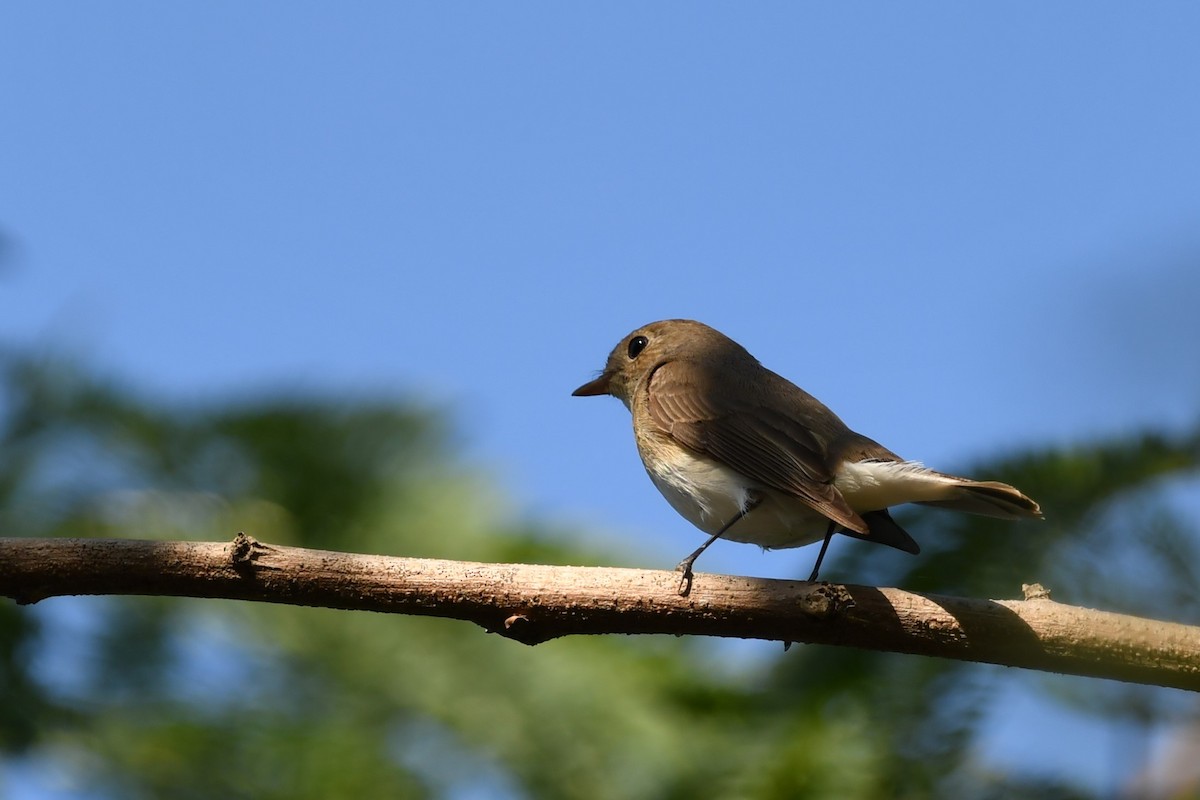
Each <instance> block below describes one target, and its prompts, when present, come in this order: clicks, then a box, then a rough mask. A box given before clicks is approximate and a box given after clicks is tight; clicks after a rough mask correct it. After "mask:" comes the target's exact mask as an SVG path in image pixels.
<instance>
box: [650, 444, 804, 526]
mask: <svg viewBox="0 0 1200 800" xmlns="http://www.w3.org/2000/svg"><path fill="white" fill-rule="evenodd" d="M637 445H638V453H639V454H640V455H641V457H642V463H643V464H644V465H645V467H646V472H647V473H648V474H649V475H650V480H651V481H653V482H654V486H655V487H656V488H657V489H658V491H659V492H661V493H662V496H663V497H665V498H666V500H667V502H668V503H670V504H671V507H672V508H674V509H675V510H676V511H677V512H678V513H679V514H680V516H682V517H683V518H684V519H686V520H687V521H688V522H690V523H692V524H693V525H695V526H696V527H697V528H699V529H700V530H702V531H704V532H705V533H708V534H714V533H716V532H717V531H719V530H721V529H722V528H723V527H725V525H727V524H728V523H729V521H730V520H732V519H734V518H735V517H736V516H737V515H738V514H739V513H740V512H741V511H743V510H744V509H746V507H747V505H748V504H749V502H750V499H751V497H752V496H754V497H757V498H759V499H760V504H759V505H758V506H756V507H755V508H754V509H753V510H752V511H750V512H749V513H748V514H746V516H745V517H743V518H742V519H741V520H740V521H739V522H738V523H737V524H736V525H734V526H733V527H732V528H730V529H729V530H728V531H726V532H725V534H724V535H723V536H722V538H723V539H729V540H730V541H734V542H750V543H753V544H757V545H761V546H762V547H770V548H776V547H799V546H800V545H804V544H808V543H810V542H813V541H815V540H816V539H819V538H820V537H821V536H822V535H823V533H824V530H825V525H826V523H827V521H826V520H825V518H824V517H823V516H822V515H820V514H819V513H817V512H815V511H813V510H812V509H811V508H810V507H808V506H807V505H806V504H804V503H803V502H802V501H799V500H797V499H795V498H790V497H786V496H784V495H781V494H780V493H778V492H775V491H774V490H771V489H767V488H765V487H762V486H759V485H757V484H756V483H755V482H754V481H752V480H750V479H749V478H747V477H746V476H744V475H742V474H741V473H739V472H737V471H736V470H733V469H731V468H730V467H727V466H725V465H724V464H721V463H720V462H718V461H715V460H714V459H711V458H708V457H707V456H704V455H700V454H697V453H694V452H692V451H690V450H688V449H687V448H685V447H682V446H681V445H679V444H677V443H675V442H673V441H671V440H670V439H669V438H668V437H665V436H661V435H657V434H651V435H640V434H639V435H638V436H637Z"/></svg>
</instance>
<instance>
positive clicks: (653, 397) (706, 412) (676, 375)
mask: <svg viewBox="0 0 1200 800" xmlns="http://www.w3.org/2000/svg"><path fill="white" fill-rule="evenodd" d="M693 366H694V365H693ZM689 374H690V376H691V379H689V378H688V377H687V376H688V375H689ZM695 378H696V372H695V370H694V369H693V370H688V371H686V372H685V371H684V370H682V369H679V368H678V367H677V366H676V364H674V363H667V364H664V365H662V366H661V367H659V368H658V369H656V370H655V371H654V374H653V375H652V376H651V378H650V384H649V412H650V417H651V419H652V420H653V421H654V423H655V424H656V425H657V426H658V427H659V429H660V430H662V431H663V432H664V433H666V434H668V435H669V436H671V438H672V439H674V440H675V441H676V442H678V443H679V444H681V445H683V446H684V447H686V448H688V449H689V450H692V451H694V452H697V453H701V454H703V455H706V456H708V457H709V458H712V459H714V460H715V461H719V462H721V463H722V464H725V465H727V466H729V467H730V468H732V469H734V470H736V471H738V472H740V473H741V474H743V475H745V476H746V477H748V478H750V479H751V480H753V481H755V482H756V483H759V484H761V485H763V486H766V487H769V488H771V489H774V490H776V491H778V492H782V493H784V494H787V495H790V496H792V497H795V498H798V499H799V500H802V501H803V502H805V503H807V504H808V505H809V506H811V507H812V508H813V509H815V510H816V511H818V512H820V513H821V514H823V515H825V516H826V517H827V518H829V519H830V520H832V521H834V522H836V523H837V524H839V525H841V526H843V527H845V528H848V529H850V530H852V531H856V532H858V533H862V534H866V533H868V532H869V528H868V525H867V523H866V522H865V521H864V520H863V518H862V517H860V516H859V515H858V514H856V513H855V512H854V510H853V509H852V508H850V506H849V504H847V503H846V499H845V498H844V497H842V494H841V492H839V491H838V490H837V488H836V487H835V486H834V485H833V474H832V471H831V470H830V468H829V466H828V464H827V463H826V459H825V456H824V449H825V448H823V447H822V445H821V443H820V441H818V439H817V437H816V436H814V435H813V433H812V431H810V430H809V429H808V428H807V427H806V426H805V425H803V424H801V423H800V422H797V421H796V420H795V419H793V418H792V417H791V416H790V415H788V414H785V413H783V412H781V411H778V410H775V409H773V408H771V407H769V406H767V405H766V404H763V403H754V402H753V401H750V402H747V400H746V398H744V397H743V398H741V399H739V400H736V401H734V400H724V399H722V398H724V397H725V396H726V393H724V392H720V391H717V392H714V391H709V390H706V388H705V386H703V385H702V384H701V383H697V382H696V380H695Z"/></svg>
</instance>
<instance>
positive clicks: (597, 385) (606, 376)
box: [571, 372, 612, 397]
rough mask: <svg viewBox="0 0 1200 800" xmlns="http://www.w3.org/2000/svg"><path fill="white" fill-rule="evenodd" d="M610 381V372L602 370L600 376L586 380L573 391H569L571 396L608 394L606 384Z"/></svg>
mask: <svg viewBox="0 0 1200 800" xmlns="http://www.w3.org/2000/svg"><path fill="white" fill-rule="evenodd" d="M611 382H612V373H610V372H602V373H600V377H599V378H596V380H594V381H588V382H587V383H585V384H584V385H583V386H580V387H579V388H578V389H576V390H575V391H573V392H571V396H572V397H595V396H596V395H598V394H609V390H608V385H609V383H611Z"/></svg>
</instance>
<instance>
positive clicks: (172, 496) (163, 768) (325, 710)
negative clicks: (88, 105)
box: [0, 353, 1200, 800]
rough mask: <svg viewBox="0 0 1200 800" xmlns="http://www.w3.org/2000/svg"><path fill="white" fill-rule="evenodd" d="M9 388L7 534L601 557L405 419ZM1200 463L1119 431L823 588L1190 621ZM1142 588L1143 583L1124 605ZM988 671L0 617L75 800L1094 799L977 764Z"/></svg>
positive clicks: (393, 632) (187, 607)
mask: <svg viewBox="0 0 1200 800" xmlns="http://www.w3.org/2000/svg"><path fill="white" fill-rule="evenodd" d="M0 368H2V377H0V442H2V447H3V450H2V452H3V458H2V459H0V524H2V530H3V531H4V533H5V535H22V536H128V537H145V538H159V539H169V538H195V539H210V540H222V539H228V538H231V537H232V535H233V534H234V533H235V532H236V531H238V530H246V531H247V532H249V533H252V534H253V535H255V536H257V537H258V538H260V539H262V540H264V541H268V542H281V543H284V542H286V543H293V544H301V545H305V546H311V547H322V548H330V549H340V550H353V551H364V552H380V553H395V554H404V555H414V556H432V557H443V558H464V559H473V560H482V561H488V560H492V561H501V560H527V561H544V562H559V563H568V562H573V563H587V562H588V561H593V560H599V559H598V558H596V557H595V556H593V555H590V554H589V553H588V552H587V550H588V549H589V548H591V549H595V548H598V547H599V545H597V544H596V543H594V542H592V543H588V542H585V541H582V540H581V538H580V537H579V536H578V535H575V534H571V533H568V532H561V531H554V530H547V529H544V528H540V527H538V526H537V525H536V523H525V522H522V521H518V520H516V519H514V518H513V515H512V514H511V513H510V512H509V511H508V510H507V507H506V504H505V502H504V499H503V498H502V497H499V496H498V495H497V494H496V493H495V491H494V490H493V489H492V488H490V486H489V484H488V482H487V481H486V480H485V479H484V478H483V477H482V476H480V475H477V474H474V473H473V472H472V471H471V470H469V469H467V468H466V467H464V465H462V464H460V463H458V462H456V461H455V459H454V457H453V454H452V452H451V449H452V448H451V444H452V443H451V440H450V438H449V430H448V429H447V427H446V421H445V420H444V419H442V418H441V417H440V416H439V415H438V414H437V413H436V411H434V410H432V409H429V408H424V407H421V406H420V405H418V404H415V403H413V402H410V401H405V400H403V399H401V400H396V401H389V402H383V401H379V400H355V399H351V400H340V401H336V402H335V401H329V400H321V399H311V398H310V399H296V398H284V399H280V400H264V401H260V402H257V403H249V404H231V405H228V406H214V407H194V406H193V407H189V406H176V405H171V404H167V403H161V402H152V401H148V400H145V399H142V398H139V397H137V396H136V395H133V394H131V393H129V392H127V391H125V390H123V389H122V388H120V387H117V386H114V385H112V384H109V383H106V382H104V381H100V380H97V379H95V378H94V377H92V376H90V375H88V374H87V373H86V371H83V370H81V369H80V368H78V366H77V365H73V364H71V363H68V362H56V361H39V360H35V359H30V358H25V357H21V356H20V355H19V354H11V353H10V354H8V355H7V356H5V357H4V359H3V362H2V364H0ZM1198 442H1200V435H1198V433H1197V432H1194V431H1193V432H1184V433H1182V434H1177V435H1168V434H1164V433H1158V434H1153V435H1149V434H1147V435H1133V436H1123V437H1114V438H1112V439H1109V440H1106V441H1099V442H1091V443H1081V444H1079V445H1077V446H1075V447H1072V448H1067V449H1061V450H1046V451H1044V452H1038V453H1028V454H1022V455H1018V456H1015V457H1013V458H1010V459H1007V460H1005V461H1002V462H997V463H992V464H979V465H975V466H973V467H971V468H970V470H969V471H970V473H971V474H976V475H979V476H980V477H990V478H996V479H1000V480H1005V481H1010V482H1012V483H1014V484H1016V485H1018V486H1020V487H1022V488H1023V489H1025V490H1026V491H1027V492H1028V493H1029V494H1031V495H1032V496H1034V497H1036V498H1037V499H1038V500H1039V501H1040V502H1041V503H1042V506H1043V508H1044V509H1045V511H1046V516H1047V519H1046V521H1045V522H1044V523H1041V524H1028V525H1021V526H1017V525H1013V524H1011V523H1001V522H995V521H991V520H984V519H976V518H968V517H964V516H961V515H955V514H947V513H945V512H940V511H937V510H932V509H917V510H914V511H912V512H911V513H908V514H906V515H905V516H904V518H903V522H904V524H905V525H906V526H908V527H909V528H910V529H911V530H913V531H919V535H918V538H919V539H920V541H921V544H922V547H923V548H924V552H923V553H922V555H921V556H919V557H917V558H910V557H907V556H903V555H893V554H890V553H887V552H881V551H883V550H884V548H869V547H857V548H847V549H846V550H845V553H846V555H845V556H844V557H843V560H842V562H841V563H840V564H839V565H837V567H836V571H837V574H839V575H853V576H854V579H855V581H856V582H878V583H881V584H885V585H898V586H903V587H906V588H911V589H917V590H929V591H937V592H942V593H948V594H966V595H974V596H989V597H1015V596H1019V592H1020V584H1021V583H1022V582H1031V581H1034V580H1036V581H1040V582H1042V583H1044V584H1046V585H1048V586H1049V587H1050V588H1051V589H1052V590H1053V591H1054V593H1055V597H1056V598H1057V599H1060V600H1063V601H1065V602H1077V603H1090V604H1094V605H1101V606H1104V607H1109V608H1113V609H1114V610H1125V611H1133V612H1136V613H1144V614H1151V615H1154V616H1160V617H1167V618H1174V619H1180V620H1183V621H1190V622H1200V619H1197V617H1200V612H1198V610H1197V606H1196V604H1195V587H1196V577H1197V574H1196V567H1195V564H1196V563H1198V562H1197V555H1200V554H1198V553H1197V549H1198V548H1197V537H1196V527H1195V524H1194V523H1192V522H1190V518H1189V517H1188V516H1187V514H1186V513H1185V512H1184V511H1182V510H1180V509H1178V508H1176V507H1175V505H1173V500H1172V497H1177V496H1179V495H1182V496H1184V497H1185V498H1187V497H1190V498H1192V499H1193V500H1194V498H1195V479H1196V471H1197V470H1196V468H1197V466H1198V464H1200V447H1198ZM964 471H966V470H964ZM605 558H606V559H615V558H616V555H615V554H608V555H606V556H605ZM1130 565H1136V569H1131V567H1130ZM1144 575H1150V576H1153V584H1152V585H1150V586H1147V585H1144V582H1143V584H1142V585H1139V584H1138V583H1133V582H1131V580H1130V577H1131V576H1139V580H1141V578H1140V576H1144ZM1001 674H1002V671H1000V670H998V669H996V668H992V667H987V666H981V665H972V664H960V663H954V662H943V661H939V660H935V659H922V658H914V657H909V656H900V655H892V654H882V653H860V652H857V651H852V650H842V649H836V648H819V647H796V648H793V649H792V650H791V651H790V652H788V653H786V654H784V653H782V652H779V653H778V654H777V655H775V656H772V657H771V658H768V659H760V660H757V661H755V662H753V663H749V664H740V665H731V664H730V663H729V662H728V661H727V660H725V659H723V658H722V652H721V650H720V649H719V648H714V647H712V646H711V643H709V642H703V641H696V640H681V639H664V638H658V639H652V638H629V637H603V638H582V637H580V638H574V639H570V640H564V641H557V642H551V643H548V644H545V645H541V646H539V647H537V648H525V647H521V646H519V645H516V644H514V643H513V642H510V641H507V640H501V639H499V638H497V637H491V636H487V635H485V634H483V633H481V632H480V631H478V630H477V629H475V628H473V627H471V626H468V625H466V624H463V623H457V622H452V621H445V620H437V619H426V618H407V617H393V616H383V615H373V614H363V613H348V612H341V611H330V610H326V609H305V608H293V607H285V606H269V605H258V604H252V603H234V602H218V601H197V600H187V599H174V598H91V599H59V600H51V601H47V602H44V603H42V604H39V605H38V606H35V607H32V608H18V607H15V606H12V605H0V747H3V750H4V751H5V752H7V753H9V754H10V756H18V755H21V754H33V755H35V756H37V757H38V758H42V759H50V760H52V761H53V762H54V763H56V764H57V765H58V766H59V767H60V768H61V770H62V771H63V772H64V774H66V775H67V776H69V778H70V783H71V785H72V786H75V787H78V790H77V791H76V792H75V794H71V795H68V796H79V797H83V796H87V797H97V796H101V797H130V798H168V797H169V798H181V797H182V798H202V797H231V798H239V797H245V798H273V797H279V798H285V797H286V798H299V799H300V800H303V799H304V798H326V797H347V796H390V797H413V798H423V797H460V796H472V797H497V798H510V797H530V798H543V797H544V798H610V797H611V798H630V797H661V798H698V797H731V798H733V797H737V798H796V797H799V798H825V797H839V798H845V797H852V798H876V797H877V798H885V797H887V798H890V797H913V798H919V797H940V796H948V795H952V796H957V797H976V798H990V797H1001V796H1013V795H1028V796H1035V795H1036V796H1040V797H1063V798H1067V797H1085V796H1087V793H1086V791H1084V790H1083V789H1081V788H1080V787H1075V786H1070V785H1067V784H1064V783H1062V782H1060V781H1055V780H1048V779H1044V778H1041V777H1038V776H1034V775H1024V774H1015V775H1003V774H998V773H996V772H995V771H994V770H991V769H988V768H986V767H985V766H983V765H981V764H980V763H979V762H978V758H977V752H976V751H975V749H974V743H975V734H976V732H977V730H978V726H979V724H980V720H981V719H982V718H983V716H984V715H985V714H986V712H987V709H988V703H989V698H990V697H991V696H992V695H993V694H994V691H995V688H996V685H997V682H998V680H999V676H1000V675H1001ZM1009 674H1010V675H1011V673H1009ZM1022 679H1023V680H1027V681H1028V682H1029V683H1030V685H1031V686H1034V687H1038V686H1040V687H1043V688H1044V689H1045V690H1046V693H1045V696H1046V697H1047V698H1054V699H1055V701H1056V702H1065V703H1068V704H1076V705H1080V706H1085V707H1087V708H1088V709H1089V710H1090V711H1093V712H1094V713H1096V714H1097V715H1098V716H1100V717H1105V718H1116V719H1122V718H1136V719H1138V720H1139V723H1140V724H1149V723H1148V722H1147V720H1149V721H1150V722H1152V721H1153V720H1155V719H1160V718H1163V715H1169V714H1170V713H1171V709H1172V706H1174V707H1175V708H1178V707H1179V704H1178V702H1177V698H1178V694H1177V693H1171V692H1169V691H1166V690H1153V689H1144V688H1142V687H1137V688H1133V687H1124V686H1120V685H1116V684H1103V683H1102V682H1097V681H1086V680H1083V679H1078V680H1071V679H1053V678H1051V679H1046V678H1042V677H1040V676H1022ZM0 769H2V768H0ZM2 775H3V773H2V772H0V776H2ZM2 790H3V778H2V777H0V791H2Z"/></svg>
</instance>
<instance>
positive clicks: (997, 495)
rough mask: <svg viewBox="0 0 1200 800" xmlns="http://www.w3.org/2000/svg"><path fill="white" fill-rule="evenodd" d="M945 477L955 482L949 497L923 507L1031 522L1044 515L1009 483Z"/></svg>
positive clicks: (926, 503) (926, 501) (927, 502)
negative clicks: (1029, 520)
mask: <svg viewBox="0 0 1200 800" xmlns="http://www.w3.org/2000/svg"><path fill="white" fill-rule="evenodd" d="M939 474H941V475H942V476H943V477H945V478H948V479H950V481H952V482H953V487H954V488H953V489H952V490H951V491H950V493H949V496H948V497H943V498H941V499H938V500H923V501H919V502H920V503H921V505H923V506H934V507H935V508H948V509H951V510H952V511H965V512H967V513H968V514H980V515H982V516H985V517H996V518H998V519H1028V518H1038V519H1040V518H1041V516H1042V509H1041V508H1039V507H1038V504H1037V503H1036V502H1034V501H1033V500H1032V499H1031V498H1029V497H1026V496H1025V495H1024V494H1022V493H1021V492H1020V491H1018V490H1017V489H1015V488H1014V487H1012V486H1009V485H1008V484H1007V483H1000V482H999V481H973V480H969V479H968V478H959V477H956V476H954V475H945V474H944V473H939Z"/></svg>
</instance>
